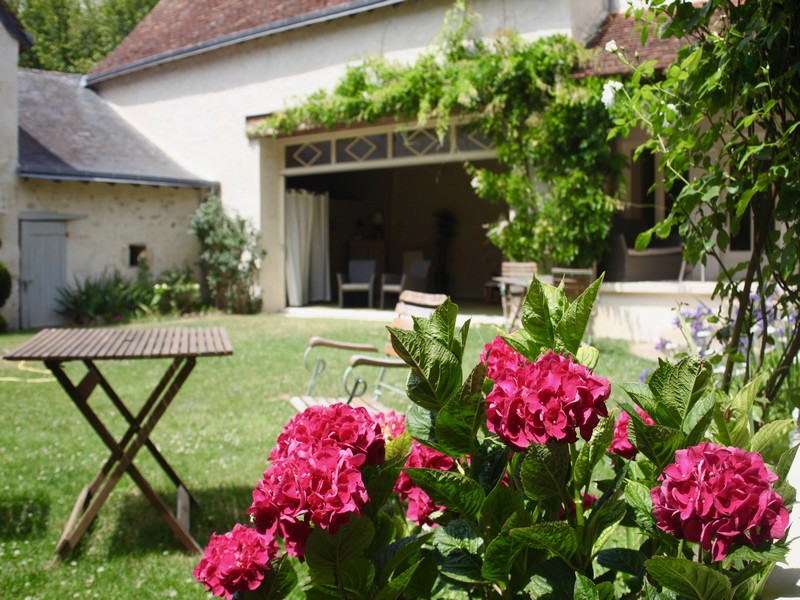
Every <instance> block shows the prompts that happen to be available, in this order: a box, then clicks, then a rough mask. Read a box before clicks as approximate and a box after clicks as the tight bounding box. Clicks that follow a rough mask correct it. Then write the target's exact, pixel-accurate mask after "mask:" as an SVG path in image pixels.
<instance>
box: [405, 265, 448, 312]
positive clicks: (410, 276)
mask: <svg viewBox="0 0 800 600" xmlns="http://www.w3.org/2000/svg"><path fill="white" fill-rule="evenodd" d="M430 269H431V261H429V260H424V259H422V260H415V261H414V262H412V263H411V268H410V269H409V271H408V272H407V273H406V274H405V275H404V278H403V289H405V290H413V291H417V292H424V291H426V290H427V289H428V271H430ZM440 304H441V303H440Z"/></svg>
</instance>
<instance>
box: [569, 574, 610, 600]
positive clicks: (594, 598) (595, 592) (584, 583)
mask: <svg viewBox="0 0 800 600" xmlns="http://www.w3.org/2000/svg"><path fill="white" fill-rule="evenodd" d="M572 597H573V598H574V599H575V600H614V597H615V596H614V585H613V584H612V583H610V582H608V581H603V582H601V583H598V584H597V585H595V584H594V582H593V581H592V580H591V579H589V578H588V577H585V576H583V575H581V574H580V573H576V574H575V587H574V588H573V590H572Z"/></svg>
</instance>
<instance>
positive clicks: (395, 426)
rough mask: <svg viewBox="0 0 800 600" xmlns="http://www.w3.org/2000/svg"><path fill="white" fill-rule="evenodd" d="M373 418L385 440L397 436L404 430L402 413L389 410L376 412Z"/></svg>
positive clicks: (404, 419) (404, 422) (388, 440)
mask: <svg viewBox="0 0 800 600" xmlns="http://www.w3.org/2000/svg"><path fill="white" fill-rule="evenodd" d="M373 418H374V419H375V422H376V423H377V424H378V425H379V426H380V428H381V432H382V433H383V439H384V440H386V441H387V442H390V441H392V440H394V439H396V438H399V437H400V436H401V435H403V432H404V431H405V430H406V417H405V415H403V414H402V413H396V412H394V411H393V410H390V411H389V412H385V413H377V414H376V415H375V416H374V417H373Z"/></svg>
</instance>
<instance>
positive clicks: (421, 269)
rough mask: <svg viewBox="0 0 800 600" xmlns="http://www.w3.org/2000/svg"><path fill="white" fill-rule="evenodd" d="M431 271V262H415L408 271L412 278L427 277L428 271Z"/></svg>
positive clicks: (421, 260)
mask: <svg viewBox="0 0 800 600" xmlns="http://www.w3.org/2000/svg"><path fill="white" fill-rule="evenodd" d="M430 269H431V261H429V260H423V259H420V260H415V261H414V262H412V263H411V268H410V269H409V270H408V274H409V275H411V276H412V277H423V278H425V277H427V276H428V271H430Z"/></svg>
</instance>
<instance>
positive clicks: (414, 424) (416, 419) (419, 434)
mask: <svg viewBox="0 0 800 600" xmlns="http://www.w3.org/2000/svg"><path fill="white" fill-rule="evenodd" d="M435 423H436V413H434V412H431V411H429V410H427V409H424V408H422V407H421V406H420V405H418V404H411V405H410V406H409V407H408V412H406V432H407V433H408V434H409V435H410V436H411V437H413V438H414V439H415V440H417V441H419V442H420V443H421V444H424V445H426V446H428V447H429V448H433V449H434V450H439V451H440V452H441V450H440V448H439V444H438V441H437V440H436V427H435Z"/></svg>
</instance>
